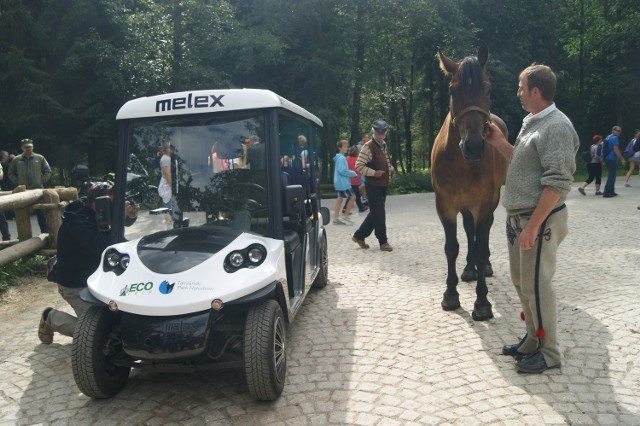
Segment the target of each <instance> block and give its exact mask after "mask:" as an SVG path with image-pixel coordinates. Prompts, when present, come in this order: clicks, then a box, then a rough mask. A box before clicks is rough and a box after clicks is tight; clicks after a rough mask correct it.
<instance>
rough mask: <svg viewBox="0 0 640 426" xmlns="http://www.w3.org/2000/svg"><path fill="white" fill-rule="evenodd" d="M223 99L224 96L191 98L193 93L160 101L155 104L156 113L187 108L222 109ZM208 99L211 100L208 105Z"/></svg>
mask: <svg viewBox="0 0 640 426" xmlns="http://www.w3.org/2000/svg"><path fill="white" fill-rule="evenodd" d="M223 97H224V95H220V96H215V95H208V96H206V95H204V96H203V95H200V96H193V93H189V95H188V96H187V97H182V98H172V99H171V98H169V99H162V100H159V101H158V102H156V112H160V111H171V110H174V109H188V108H213V107H215V106H216V105H218V106H220V107H221V108H224V105H223V104H222V101H221V99H222V98H223ZM209 98H211V103H209Z"/></svg>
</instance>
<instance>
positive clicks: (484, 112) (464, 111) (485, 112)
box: [451, 105, 491, 127]
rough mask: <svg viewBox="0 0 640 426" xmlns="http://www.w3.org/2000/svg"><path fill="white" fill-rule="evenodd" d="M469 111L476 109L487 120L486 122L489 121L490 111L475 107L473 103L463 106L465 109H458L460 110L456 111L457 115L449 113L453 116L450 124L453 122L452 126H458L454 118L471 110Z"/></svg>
mask: <svg viewBox="0 0 640 426" xmlns="http://www.w3.org/2000/svg"><path fill="white" fill-rule="evenodd" d="M471 111H478V112H480V113H482V114H483V115H484V116H485V117H486V118H487V121H486V122H487V123H491V113H490V112H488V111H485V110H483V109H482V108H480V107H477V106H475V105H471V106H468V107H466V108H465V109H463V110H462V111H460V112H459V113H458V115H457V116H453V114H451V115H452V117H453V118H452V119H451V124H453V126H454V127H458V125H457V124H456V119H458V118H460V117H462V116H464V115H465V114H467V113H469V112H471Z"/></svg>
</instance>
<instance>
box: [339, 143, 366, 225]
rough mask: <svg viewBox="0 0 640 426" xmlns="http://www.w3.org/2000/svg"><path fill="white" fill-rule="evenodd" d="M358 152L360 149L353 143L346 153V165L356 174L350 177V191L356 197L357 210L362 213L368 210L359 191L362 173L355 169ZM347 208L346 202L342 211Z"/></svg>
mask: <svg viewBox="0 0 640 426" xmlns="http://www.w3.org/2000/svg"><path fill="white" fill-rule="evenodd" d="M359 154H360V150H359V149H358V146H357V145H353V146H351V147H349V151H348V155H347V165H348V166H349V170H352V171H354V172H355V173H356V174H357V175H358V176H356V177H351V178H350V181H351V192H352V193H353V195H355V197H356V205H357V206H358V211H359V212H360V213H364V212H366V211H367V210H369V207H368V206H366V205H365V204H364V203H363V202H362V193H361V192H360V186H362V174H361V173H360V172H358V170H357V169H356V161H358V155H359ZM346 208H347V206H346V204H345V206H344V207H343V209H342V211H343V212H344V211H345V209H346Z"/></svg>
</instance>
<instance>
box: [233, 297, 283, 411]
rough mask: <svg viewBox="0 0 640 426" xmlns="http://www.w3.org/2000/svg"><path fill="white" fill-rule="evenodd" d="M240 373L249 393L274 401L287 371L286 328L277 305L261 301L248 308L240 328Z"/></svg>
mask: <svg viewBox="0 0 640 426" xmlns="http://www.w3.org/2000/svg"><path fill="white" fill-rule="evenodd" d="M244 373H245V377H246V380H247V385H248V387H249V393H250V394H251V396H253V397H254V398H256V399H259V400H262V401H274V400H276V399H277V398H278V397H279V396H280V394H281V393H282V389H283V388H284V380H285V376H286V373H287V354H286V327H285V322H284V315H283V314H282V309H280V305H278V303H277V302H276V301H275V300H270V299H269V300H262V301H260V302H257V303H255V304H253V305H252V306H251V307H250V308H249V312H248V314H247V319H246V322H245V330H244Z"/></svg>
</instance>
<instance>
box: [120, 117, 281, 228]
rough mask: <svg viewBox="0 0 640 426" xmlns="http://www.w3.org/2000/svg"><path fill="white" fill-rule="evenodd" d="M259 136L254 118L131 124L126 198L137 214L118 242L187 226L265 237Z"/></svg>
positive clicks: (265, 209)
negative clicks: (136, 217)
mask: <svg viewBox="0 0 640 426" xmlns="http://www.w3.org/2000/svg"><path fill="white" fill-rule="evenodd" d="M264 133H265V128H264V119H263V115H262V114H261V113H256V112H243V113H234V114H233V115H224V116H221V115H216V116H215V117H214V116H211V115H206V116H200V117H195V118H192V117H187V118H185V117H178V118H171V119H166V118H164V119H162V121H153V122H149V121H144V122H141V123H134V124H132V126H131V128H130V133H129V157H128V160H129V164H128V167H127V170H128V173H127V183H126V197H127V200H129V201H134V202H135V203H136V204H137V205H138V206H139V207H140V211H139V213H138V219H137V220H136V222H135V223H134V224H133V225H131V226H128V227H126V228H125V238H126V239H128V240H131V239H135V238H139V237H142V236H144V235H148V234H151V233H154V232H158V231H162V230H167V229H173V228H181V227H187V226H188V227H199V226H206V227H223V228H228V229H233V230H238V231H245V232H253V233H257V234H260V235H264V234H265V233H266V232H267V228H268V225H269V223H268V222H269V220H268V211H269V208H268V207H269V206H268V197H267V192H266V191H267V185H266V182H267V172H266V167H265V165H266V149H265V143H266V140H265V137H264V136H265V135H264Z"/></svg>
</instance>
